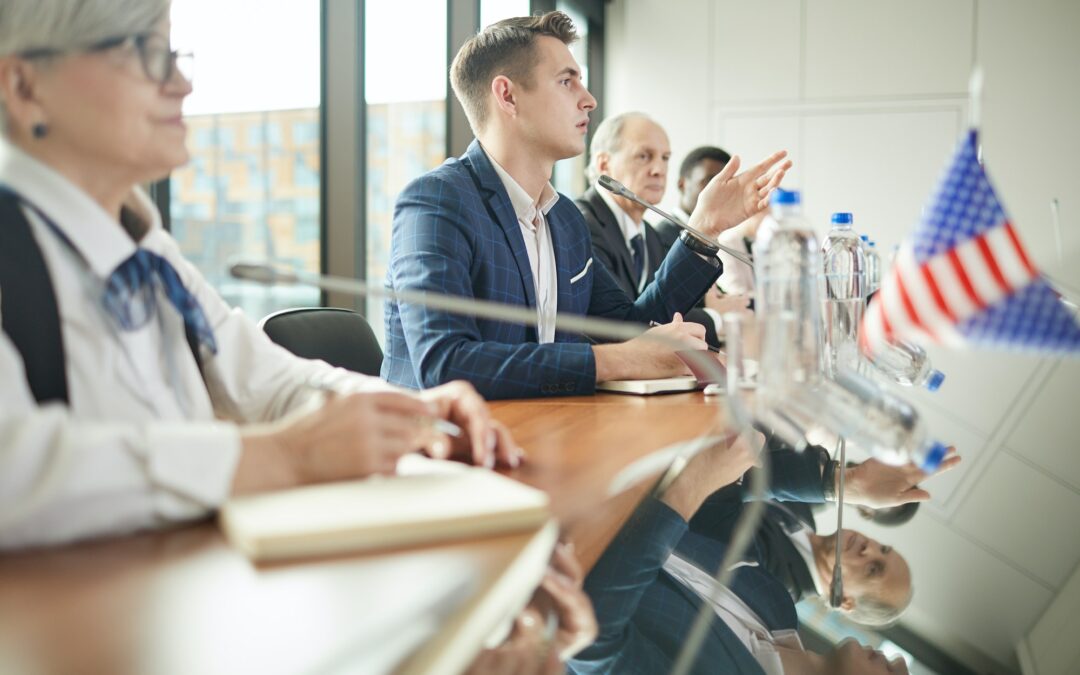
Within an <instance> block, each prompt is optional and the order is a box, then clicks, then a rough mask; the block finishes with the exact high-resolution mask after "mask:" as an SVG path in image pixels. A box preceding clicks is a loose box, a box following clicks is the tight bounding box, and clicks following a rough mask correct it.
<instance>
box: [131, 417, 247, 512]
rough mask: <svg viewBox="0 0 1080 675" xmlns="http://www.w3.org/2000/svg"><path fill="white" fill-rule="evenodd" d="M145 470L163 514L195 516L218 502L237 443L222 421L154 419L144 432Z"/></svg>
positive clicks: (236, 457) (235, 432) (228, 482)
mask: <svg viewBox="0 0 1080 675" xmlns="http://www.w3.org/2000/svg"><path fill="white" fill-rule="evenodd" d="M146 447H147V448H149V451H148V454H147V460H146V461H147V472H148V474H149V476H150V480H151V481H152V482H153V484H154V485H155V486H156V487H158V488H159V489H158V490H156V494H155V496H154V506H155V509H156V510H157V512H158V515H159V516H161V517H162V518H164V519H165V520H170V521H171V520H184V519H188V518H194V517H198V516H200V515H202V514H204V513H205V512H206V511H207V510H214V509H217V508H218V507H219V506H221V505H222V504H223V503H224V502H225V500H226V499H227V498H228V496H229V491H230V489H231V488H232V482H233V476H234V475H235V473H236V465H237V463H238V462H239V461H240V453H241V452H242V449H243V445H242V443H241V440H240V430H239V428H238V427H237V426H236V425H234V424H230V423H227V422H207V423H204V424H194V423H191V422H177V423H175V424H168V423H160V422H159V423H155V424H154V425H153V427H152V428H151V429H149V431H148V433H147V444H146Z"/></svg>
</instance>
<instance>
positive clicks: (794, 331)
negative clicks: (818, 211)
mask: <svg viewBox="0 0 1080 675" xmlns="http://www.w3.org/2000/svg"><path fill="white" fill-rule="evenodd" d="M770 199H771V201H770V205H771V217H772V220H773V222H772V223H770V224H769V225H770V226H769V227H768V228H763V229H764V232H762V231H760V230H759V232H758V237H757V241H755V242H754V272H755V276H756V288H755V313H756V315H757V319H758V324H759V326H760V329H761V340H762V342H761V353H760V369H759V373H758V387H759V392H760V394H761V395H762V397H763V398H768V397H769V396H772V395H776V396H782V395H783V392H784V391H786V390H787V389H789V388H791V387H793V386H799V385H802V384H805V383H808V382H811V381H813V380H814V379H815V378H817V377H819V376H820V372H821V319H820V317H821V307H820V304H819V297H820V293H819V288H818V286H819V284H820V283H821V279H822V269H823V268H822V264H821V253H820V251H819V249H818V243H817V238H816V237H815V236H814V230H813V228H812V227H810V226H809V225H808V224H807V223H806V221H805V220H803V217H802V203H801V201H802V200H801V198H800V195H799V193H798V192H794V191H788V190H780V189H777V190H773V192H772V196H771V198H770Z"/></svg>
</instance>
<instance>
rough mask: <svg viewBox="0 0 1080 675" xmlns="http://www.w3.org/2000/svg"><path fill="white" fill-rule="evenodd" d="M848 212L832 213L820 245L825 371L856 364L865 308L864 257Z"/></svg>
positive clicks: (830, 372) (831, 374) (832, 374)
mask: <svg viewBox="0 0 1080 675" xmlns="http://www.w3.org/2000/svg"><path fill="white" fill-rule="evenodd" d="M852 221H853V218H852V216H851V214H850V213H834V214H833V215H832V229H831V230H830V231H829V234H828V236H826V237H825V241H824V242H823V243H822V245H821V257H822V259H823V260H824V263H825V301H824V303H823V309H822V318H823V319H824V326H825V372H826V373H828V374H829V375H830V376H835V375H836V372H837V370H838V369H840V368H848V369H851V370H855V369H856V368H857V367H858V365H859V349H858V344H859V325H860V324H861V323H862V316H863V310H864V309H865V308H866V256H865V254H864V253H863V250H862V245H861V242H860V241H859V237H858V235H856V234H855V232H854V230H852V229H851V225H852Z"/></svg>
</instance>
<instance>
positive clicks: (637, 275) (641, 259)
mask: <svg viewBox="0 0 1080 675" xmlns="http://www.w3.org/2000/svg"><path fill="white" fill-rule="evenodd" d="M630 255H632V256H633V258H634V270H633V272H634V286H641V275H642V274H643V273H644V272H645V239H644V238H643V237H642V236H641V235H640V234H635V235H634V236H633V237H631V238H630Z"/></svg>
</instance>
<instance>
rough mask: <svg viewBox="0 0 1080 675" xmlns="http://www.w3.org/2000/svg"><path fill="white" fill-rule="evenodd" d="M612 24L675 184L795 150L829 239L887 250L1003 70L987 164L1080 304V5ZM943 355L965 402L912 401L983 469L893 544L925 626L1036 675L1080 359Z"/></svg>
mask: <svg viewBox="0 0 1080 675" xmlns="http://www.w3.org/2000/svg"><path fill="white" fill-rule="evenodd" d="M607 30H608V35H607V44H608V52H607V73H606V76H607V90H606V91H605V92H604V95H605V96H606V106H607V107H606V110H607V112H608V113H609V114H614V113H618V112H622V111H626V110H643V111H645V112H648V113H650V114H651V115H653V116H654V117H656V119H657V120H659V121H660V123H661V124H663V125H664V126H665V127H666V129H667V130H668V133H669V135H670V136H671V140H672V149H673V151H674V158H673V162H672V164H673V169H672V173H673V174H674V173H675V169H674V167H676V166H677V165H678V162H679V161H680V160H681V158H682V157H683V156H684V155H685V154H686V152H687V151H689V150H690V149H691V148H693V147H695V146H697V145H702V144H705V143H712V144H717V145H720V146H721V147H724V148H725V149H727V150H728V151H730V152H732V153H735V154H739V155H742V156H743V157H744V159H747V160H756V159H758V158H760V157H763V156H765V155H766V154H768V153H769V152H771V151H772V150H774V149H777V148H787V149H788V150H790V151H791V153H792V156H793V159H794V160H795V162H796V167H795V169H794V171H792V173H791V174H790V179H789V180H788V181H787V183H788V184H789V185H791V186H795V187H799V188H801V189H802V190H803V191H804V199H805V204H806V211H807V215H808V218H809V219H810V220H811V222H813V223H816V224H817V226H818V229H819V233H820V232H823V231H824V227H825V224H826V223H827V222H828V215H829V213H830V212H832V211H840V210H844V211H852V212H854V213H855V217H856V227H857V228H858V229H860V230H862V231H865V232H868V233H869V234H870V235H871V236H872V237H874V238H876V239H877V240H878V241H879V246H881V247H883V248H884V249H885V250H886V251H888V249H889V248H890V247H891V246H892V244H895V243H898V242H899V241H900V240H901V238H902V237H903V236H904V234H905V232H906V231H907V230H908V229H909V227H910V226H911V225H912V223H913V222H914V221H915V220H916V218H917V217H918V215H919V212H920V209H921V207H922V206H923V204H924V202H925V201H926V199H927V198H928V196H929V194H930V190H931V188H932V187H933V185H934V183H935V182H936V179H937V176H938V174H939V173H940V171H941V170H942V168H943V166H944V164H945V162H946V161H947V160H948V159H949V157H950V156H951V153H952V151H953V148H954V146H955V143H956V141H957V140H958V138H959V136H960V134H961V133H962V132H963V130H964V129H965V128H966V125H967V118H968V113H969V111H968V98H967V83H968V77H969V75H970V73H971V70H972V66H973V64H974V63H976V62H977V63H979V64H981V66H982V68H983V70H984V75H985V95H984V98H983V106H982V119H983V124H982V136H981V138H982V141H983V152H984V159H985V162H986V167H987V171H988V173H989V175H990V178H991V180H992V182H993V183H994V185H995V187H996V188H997V190H998V192H999V196H1000V197H1001V199H1002V201H1003V202H1004V204H1005V208H1006V211H1007V212H1008V213H1009V215H1010V216H1011V218H1012V220H1013V222H1014V225H1015V226H1016V227H1017V229H1018V231H1019V232H1020V235H1021V237H1022V238H1023V239H1024V240H1025V241H1026V243H1027V245H1028V248H1029V250H1030V251H1031V253H1032V254H1033V256H1034V258H1035V260H1036V262H1037V263H1038V264H1039V265H1040V266H1041V267H1042V268H1043V270H1044V271H1045V272H1047V273H1048V274H1049V275H1050V276H1051V277H1052V278H1053V279H1054V280H1055V282H1056V283H1057V284H1058V285H1059V286H1060V287H1061V288H1062V289H1063V290H1065V291H1066V292H1068V293H1069V294H1071V295H1072V296H1073V297H1080V264H1078V263H1080V164H1078V163H1077V157H1078V156H1080V127H1078V125H1080V85H1078V83H1080V75H1078V74H1077V72H1076V68H1077V66H1078V65H1080V40H1078V39H1077V34H1078V33H1080V2H1077V1H1075V0H1024V1H1023V2H1020V1H1008V0H753V1H750V0H716V1H710V0H615V1H614V2H612V3H611V4H610V5H608V19H607ZM674 178H675V176H674V175H672V176H671V177H670V181H669V191H668V195H667V200H666V201H667V202H668V203H669V204H671V203H673V202H674V201H675V199H674V196H675V192H674V182H675V181H674ZM1055 197H1056V198H1057V199H1058V200H1059V202H1060V214H1061V220H1062V231H1063V233H1062V234H1063V240H1064V241H1063V244H1064V247H1063V250H1062V251H1061V253H1060V259H1059V252H1058V249H1057V247H1056V245H1055V237H1054V233H1053V230H1052V228H1051V222H1050V201H1051V199H1052V198H1055ZM931 355H932V356H933V358H934V361H935V365H937V366H938V367H940V368H941V369H942V370H943V371H945V373H946V374H947V379H946V382H945V385H944V387H943V389H942V390H941V391H940V392H938V393H937V394H933V395H930V394H921V393H917V392H916V393H911V392H907V393H908V394H910V397H911V398H912V400H913V401H915V402H916V404H917V405H918V406H919V408H920V411H921V412H922V414H923V415H924V417H925V418H926V419H927V420H928V421H929V423H930V428H931V431H932V432H933V433H934V434H935V435H937V436H939V437H941V438H942V439H943V440H947V441H952V442H955V443H956V445H957V446H958V447H959V448H960V450H961V452H962V453H963V454H964V456H965V460H964V462H963V464H962V465H961V468H959V469H957V470H955V471H953V472H952V473H951V474H948V475H944V476H941V477H940V478H937V479H934V480H933V481H931V482H929V483H928V484H927V486H926V487H928V488H929V489H931V491H932V492H933V493H934V495H935V501H934V502H933V503H932V504H929V505H927V507H926V508H924V509H923V510H922V512H921V513H920V515H919V516H918V518H917V519H916V520H915V521H914V522H913V523H912V524H911V525H909V526H907V527H905V528H901V529H900V530H899V531H889V530H880V531H873V534H875V535H880V536H881V537H882V538H884V539H885V540H887V541H889V540H891V541H895V542H896V543H897V544H898V545H901V546H902V547H903V548H902V550H903V551H905V552H906V553H907V555H908V558H909V561H910V563H911V565H912V568H913V570H914V573H915V577H916V584H917V593H916V599H915V602H914V605H913V607H912V609H911V612H910V614H909V616H908V618H907V619H906V621H905V622H906V623H907V624H908V626H909V627H911V628H912V629H913V630H916V631H918V632H921V633H922V634H923V635H924V636H926V637H927V638H928V639H930V640H932V641H935V642H937V643H938V644H940V645H942V646H943V647H945V648H946V649H948V650H949V651H952V652H953V653H955V654H957V655H958V656H959V657H961V658H962V659H964V660H967V661H968V662H969V663H971V664H972V665H973V666H975V667H980V666H982V665H985V663H986V661H982V660H981V659H980V654H981V655H985V656H986V657H989V658H990V659H992V660H993V661H996V662H997V663H999V664H1005V666H1006V667H1007V668H1009V669H1016V668H1017V667H1018V664H1017V661H1016V656H1015V653H1014V650H1013V647H1014V645H1016V644H1017V642H1018V641H1019V640H1020V639H1021V637H1022V636H1024V635H1025V634H1027V632H1028V630H1029V629H1030V628H1031V626H1032V625H1033V624H1034V623H1035V621H1036V620H1037V618H1038V617H1039V616H1040V615H1041V614H1042V613H1043V611H1044V609H1045V608H1046V607H1047V605H1048V604H1049V603H1050V601H1051V599H1052V598H1054V597H1055V596H1056V595H1057V594H1058V593H1059V591H1060V590H1061V589H1062V588H1063V586H1064V584H1065V582H1066V579H1067V578H1068V577H1069V574H1070V573H1071V572H1072V570H1073V569H1074V568H1075V567H1076V565H1077V564H1078V563H1080V525H1078V523H1080V440H1078V439H1080V414H1077V413H1078V412H1080V360H1077V359H1072V360H1066V361H1061V360H1057V359H1049V358H1038V357H1033V356H1028V355H1015V354H1003V353H999V352H952V353H947V352H943V351H941V350H933V351H932V352H931ZM1070 597H1072V596H1070ZM1032 644H1033V645H1034V647H1033V648H1037V644H1036V643H1034V642H1033V643H1032Z"/></svg>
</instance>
